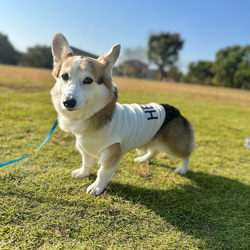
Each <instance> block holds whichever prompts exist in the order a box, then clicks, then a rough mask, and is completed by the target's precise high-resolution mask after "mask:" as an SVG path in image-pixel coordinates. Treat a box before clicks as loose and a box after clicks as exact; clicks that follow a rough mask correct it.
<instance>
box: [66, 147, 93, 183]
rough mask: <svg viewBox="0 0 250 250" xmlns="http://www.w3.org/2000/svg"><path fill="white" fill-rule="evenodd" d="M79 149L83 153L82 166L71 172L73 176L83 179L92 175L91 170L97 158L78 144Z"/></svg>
mask: <svg viewBox="0 0 250 250" xmlns="http://www.w3.org/2000/svg"><path fill="white" fill-rule="evenodd" d="M77 149H78V150H79V151H80V153H81V155H82V167H81V168H78V169H76V170H74V171H72V172H71V175H72V176H73V177H76V178H79V179H82V178H84V177H88V176H89V175H90V170H91V169H92V168H93V167H94V165H95V162H96V159H95V158H93V157H91V156H90V155H88V154H87V153H86V152H85V150H84V149H83V148H82V147H80V146H79V145H77Z"/></svg>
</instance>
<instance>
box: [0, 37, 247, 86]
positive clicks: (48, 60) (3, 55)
mask: <svg viewBox="0 0 250 250" xmlns="http://www.w3.org/2000/svg"><path fill="white" fill-rule="evenodd" d="M184 43H185V42H184V40H183V39H181V37H180V34H178V33H169V32H167V33H160V34H152V35H151V36H150V37H149V40H148V48H147V57H148V61H149V62H150V63H152V64H154V65H156V67H157V72H156V74H155V75H154V77H155V78H158V79H160V80H163V79H174V80H175V81H177V82H186V83H197V84H202V85H216V86H224V87H231V88H244V89H250V45H246V46H245V47H242V46H238V45H235V46H231V47H226V48H223V49H220V50H219V51H218V52H217V53H216V59H215V61H214V62H211V61H197V62H191V63H190V64H189V65H188V72H187V74H185V75H184V74H183V73H182V72H181V71H180V70H179V69H178V67H177V66H176V62H177V61H178V56H179V52H180V51H181V49H182V48H183V46H184ZM125 51H126V50H125ZM127 51H128V50H127ZM140 53H141V51H140ZM52 61H53V60H52V55H51V49H50V47H49V46H40V45H36V46H34V47H31V48H28V49H27V52H25V53H20V52H18V51H17V50H16V49H15V48H14V47H13V45H12V44H11V43H10V41H9V40H8V37H7V36H6V35H4V34H2V33H0V63H1V64H13V65H22V66H32V67H42V68H52ZM124 65H125V67H124V68H122V67H121V70H123V69H124V71H129V70H130V71H131V67H132V68H133V67H134V68H137V71H138V67H139V70H140V71H141V70H142V72H139V74H138V72H137V73H136V74H134V76H140V77H145V74H146V73H145V72H146V71H145V64H143V63H142V66H138V62H133V63H132V64H130V67H128V63H127V64H126V63H125V64H124ZM146 66H147V65H146ZM128 69H129V70H128ZM147 70H148V69H147Z"/></svg>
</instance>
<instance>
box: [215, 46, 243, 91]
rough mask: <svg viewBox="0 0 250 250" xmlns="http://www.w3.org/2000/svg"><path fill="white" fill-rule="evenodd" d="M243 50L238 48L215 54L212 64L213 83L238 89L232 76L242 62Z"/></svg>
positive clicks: (229, 48) (222, 50) (226, 49)
mask: <svg viewBox="0 0 250 250" xmlns="http://www.w3.org/2000/svg"><path fill="white" fill-rule="evenodd" d="M243 56H244V50H243V49H242V48H241V47H240V46H237V45H236V46H232V47H227V48H225V49H221V50H219V51H218V52H217V54H216V61H215V63H214V70H215V75H214V80H213V81H214V83H215V84H216V85H219V86H225V87H231V88H233V87H238V86H237V84H235V81H234V74H235V72H236V71H237V69H238V66H239V64H240V63H241V62H242V60H243Z"/></svg>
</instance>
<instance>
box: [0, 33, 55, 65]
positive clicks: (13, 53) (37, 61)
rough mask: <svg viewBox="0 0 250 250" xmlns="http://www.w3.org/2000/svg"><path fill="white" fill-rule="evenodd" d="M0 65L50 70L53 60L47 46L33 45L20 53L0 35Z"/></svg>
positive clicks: (4, 36)
mask: <svg viewBox="0 0 250 250" xmlns="http://www.w3.org/2000/svg"><path fill="white" fill-rule="evenodd" d="M0 64H10V65H22V66H30V67H39V68H52V66H53V58H52V54H51V49H50V47H48V46H41V45H35V46H34V47H30V48H28V49H27V52H25V53H21V52H19V51H17V50H16V49H15V48H14V46H13V45H12V44H11V42H10V41H9V39H8V37H7V35H4V34H2V33H0Z"/></svg>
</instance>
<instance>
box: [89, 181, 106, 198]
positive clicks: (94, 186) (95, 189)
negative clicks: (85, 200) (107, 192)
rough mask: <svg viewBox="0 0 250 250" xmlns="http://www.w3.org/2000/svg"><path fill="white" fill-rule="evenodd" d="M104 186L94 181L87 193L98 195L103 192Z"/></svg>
mask: <svg viewBox="0 0 250 250" xmlns="http://www.w3.org/2000/svg"><path fill="white" fill-rule="evenodd" d="M104 188H105V187H102V186H100V185H98V184H97V183H95V182H94V183H93V184H91V185H90V186H89V187H88V188H87V190H86V193H87V194H92V195H95V196H97V195H100V194H102V192H103V190H104Z"/></svg>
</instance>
